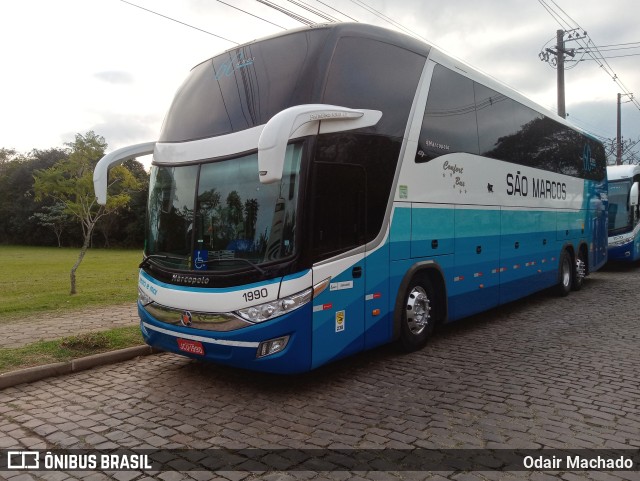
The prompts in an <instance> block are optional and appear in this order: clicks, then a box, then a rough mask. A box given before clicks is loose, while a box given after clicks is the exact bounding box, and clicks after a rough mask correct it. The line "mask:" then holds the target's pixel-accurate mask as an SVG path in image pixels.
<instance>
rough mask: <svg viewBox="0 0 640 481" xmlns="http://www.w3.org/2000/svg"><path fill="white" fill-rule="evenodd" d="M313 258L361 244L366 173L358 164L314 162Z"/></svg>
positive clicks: (335, 253) (326, 255)
mask: <svg viewBox="0 0 640 481" xmlns="http://www.w3.org/2000/svg"><path fill="white" fill-rule="evenodd" d="M313 177H314V191H313V201H312V202H313V215H314V219H313V228H312V230H313V232H312V236H311V239H312V242H313V259H314V260H316V261H317V260H321V259H326V258H328V257H331V256H334V255H337V254H340V253H341V252H346V251H348V250H350V249H353V248H354V247H357V246H359V245H362V244H363V243H364V233H365V225H366V221H365V215H366V212H367V210H366V205H365V204H366V202H365V198H366V193H365V186H366V175H365V171H364V169H363V168H362V167H361V166H359V165H352V164H338V163H323V162H316V163H315V164H314V170H313Z"/></svg>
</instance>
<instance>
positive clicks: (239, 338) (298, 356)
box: [138, 303, 312, 374]
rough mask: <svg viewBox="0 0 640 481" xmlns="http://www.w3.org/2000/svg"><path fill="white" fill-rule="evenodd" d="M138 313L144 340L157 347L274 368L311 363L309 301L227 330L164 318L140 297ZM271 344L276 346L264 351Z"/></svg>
mask: <svg viewBox="0 0 640 481" xmlns="http://www.w3.org/2000/svg"><path fill="white" fill-rule="evenodd" d="M138 314H139V316H140V329H141V331H142V336H143V338H144V340H145V342H146V343H147V344H148V345H150V346H151V347H154V348H156V349H159V350H161V351H168V352H173V353H176V354H180V355H183V356H187V357H190V358H193V359H200V360H202V361H209V362H213V363H218V364H225V365H229V366H233V367H239V368H243V369H249V370H252V371H263V372H271V373H277V374H294V373H300V372H305V371H308V370H310V368H311V322H310V320H311V317H312V312H311V303H309V304H306V305H305V306H302V307H301V308H299V309H297V310H295V311H293V312H290V313H288V314H284V315H282V316H280V317H278V318H276V319H272V320H270V321H266V322H263V323H259V324H254V325H251V326H249V327H245V328H242V329H237V330H235V331H228V332H218V331H207V330H202V329H193V328H190V327H184V326H177V325H173V324H167V323H164V322H161V321H158V320H157V319H155V318H154V317H153V316H151V315H150V314H149V313H148V312H147V311H146V310H145V309H144V308H143V307H142V305H141V304H140V303H138ZM283 344H284V346H283ZM271 350H274V351H277V352H275V353H273V354H269V352H270V351H271Z"/></svg>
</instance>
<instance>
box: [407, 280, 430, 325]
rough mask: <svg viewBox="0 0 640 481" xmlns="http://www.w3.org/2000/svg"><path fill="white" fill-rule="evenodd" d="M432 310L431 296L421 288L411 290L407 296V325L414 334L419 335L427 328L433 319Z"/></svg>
mask: <svg viewBox="0 0 640 481" xmlns="http://www.w3.org/2000/svg"><path fill="white" fill-rule="evenodd" d="M430 310H431V306H430V302H429V296H427V293H426V292H425V290H424V289H423V288H422V287H420V286H415V287H414V288H413V289H411V292H410V293H409V296H407V306H406V313H407V325H408V327H409V331H411V333H412V334H416V335H418V334H420V333H422V331H424V330H425V329H426V328H427V326H428V325H429V320H430V318H431V315H430V314H429V311H430Z"/></svg>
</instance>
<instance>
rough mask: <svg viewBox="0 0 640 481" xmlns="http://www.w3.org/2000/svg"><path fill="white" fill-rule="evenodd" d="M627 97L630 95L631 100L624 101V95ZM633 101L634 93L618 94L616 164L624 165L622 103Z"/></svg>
mask: <svg viewBox="0 0 640 481" xmlns="http://www.w3.org/2000/svg"><path fill="white" fill-rule="evenodd" d="M623 95H624V96H625V97H629V100H627V101H626V102H622V96H623ZM632 101H633V94H632V93H629V94H620V93H619V94H618V113H617V118H618V122H617V124H618V125H617V129H616V165H622V150H623V149H622V147H623V145H622V144H623V141H622V109H621V105H622V104H623V103H625V104H626V103H628V102H632Z"/></svg>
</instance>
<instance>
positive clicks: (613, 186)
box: [609, 180, 631, 234]
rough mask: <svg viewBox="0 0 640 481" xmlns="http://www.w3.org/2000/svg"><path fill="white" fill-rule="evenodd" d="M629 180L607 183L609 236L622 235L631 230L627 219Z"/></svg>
mask: <svg viewBox="0 0 640 481" xmlns="http://www.w3.org/2000/svg"><path fill="white" fill-rule="evenodd" d="M630 189H631V181H630V180H618V181H610V182H609V234H622V233H624V232H626V231H627V230H630V229H631V219H630V217H629V190H630Z"/></svg>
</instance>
